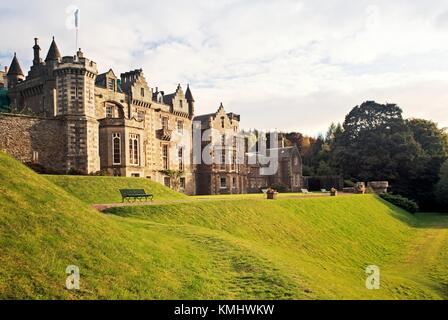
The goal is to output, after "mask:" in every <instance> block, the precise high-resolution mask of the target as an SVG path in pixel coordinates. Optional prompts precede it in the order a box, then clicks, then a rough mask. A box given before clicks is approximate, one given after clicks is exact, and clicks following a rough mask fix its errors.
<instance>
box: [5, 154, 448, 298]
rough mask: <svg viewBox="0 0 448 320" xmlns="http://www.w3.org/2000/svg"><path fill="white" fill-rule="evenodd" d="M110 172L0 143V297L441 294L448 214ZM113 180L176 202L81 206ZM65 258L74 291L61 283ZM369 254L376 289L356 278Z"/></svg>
mask: <svg viewBox="0 0 448 320" xmlns="http://www.w3.org/2000/svg"><path fill="white" fill-rule="evenodd" d="M116 179H119V178H103V177H53V176H39V175H37V174H35V173H33V172H31V171H30V170H28V169H27V168H25V167H24V166H23V165H21V164H19V163H18V162H17V161H15V160H13V159H11V158H10V157H8V156H6V155H4V154H2V153H0V208H1V210H0V247H1V248H2V250H1V251H0V298H39V299H49V298H66V299H87V298H93V299H96V298H101V299H111V298H130V299H142V298H144V299H236V298H238V299H273V298H278V299H378V298H379V299H417V298H418V299H420V298H422V299H446V298H447V297H448V276H447V274H448V270H447V269H448V267H447V266H448V264H447V262H448V234H447V230H448V229H447V227H448V217H447V216H439V215H435V214H430V215H422V214H420V215H417V216H412V215H410V214H408V213H406V212H404V211H402V210H400V209H398V208H396V207H394V206H391V205H389V204H387V203H385V202H384V201H382V200H380V199H378V198H377V197H375V196H372V195H357V196H344V197H321V198H301V197H299V196H296V197H295V198H283V199H279V200H276V201H268V200H263V199H262V198H259V199H256V198H250V197H253V196H249V197H248V196H230V197H229V198H225V199H229V200H228V201H222V199H221V198H219V199H218V200H216V201H205V200H204V199H200V198H196V197H192V198H188V197H186V196H183V195H179V194H175V193H173V192H172V191H170V190H167V189H166V188H164V187H162V186H159V185H156V184H153V183H152V182H150V181H146V180H143V179H142V180H140V179H124V180H123V181H121V180H116ZM63 181H64V182H63ZM134 181H135V182H134ZM86 182H87V183H86ZM123 183H125V184H128V183H137V184H138V183H150V184H152V185H151V186H150V187H148V188H151V190H159V191H157V192H158V196H159V197H160V198H161V199H166V200H173V201H174V200H179V201H185V202H183V203H167V204H156V205H152V206H142V207H125V208H124V207H123V208H113V209H109V210H108V211H107V214H102V213H99V212H97V211H95V210H93V209H92V208H91V207H90V205H89V203H107V202H115V201H117V198H116V195H111V193H110V192H109V191H116V189H117V188H118V187H121V186H122V185H123ZM77 185H78V186H79V188H78V189H77V188H76V187H75V186H77ZM129 186H131V185H130V184H129ZM132 187H134V185H132ZM157 187H159V188H160V189H157ZM145 188H146V187H145ZM67 191H69V192H67ZM148 191H149V190H148ZM256 196H261V195H256ZM78 198H79V199H78ZM118 198H119V197H118ZM206 198H209V197H206ZM80 199H82V201H81V200H80ZM119 200H120V199H118V201H119ZM247 200H253V201H247ZM73 264H74V265H77V266H79V267H80V270H81V290H80V291H75V292H73V291H68V290H66V289H65V278H66V274H65V268H66V267H67V266H68V265H73ZM371 264H375V265H378V266H379V267H380V269H381V288H380V289H379V290H367V289H366V288H365V285H364V283H365V278H366V274H365V271H364V270H365V267H366V266H367V265H371Z"/></svg>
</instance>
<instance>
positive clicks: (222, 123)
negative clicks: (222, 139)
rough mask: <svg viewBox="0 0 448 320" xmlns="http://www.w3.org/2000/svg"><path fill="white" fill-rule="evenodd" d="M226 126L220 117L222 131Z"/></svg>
mask: <svg viewBox="0 0 448 320" xmlns="http://www.w3.org/2000/svg"><path fill="white" fill-rule="evenodd" d="M225 126H226V122H225V121H224V117H221V127H222V128H223V129H224V128H225Z"/></svg>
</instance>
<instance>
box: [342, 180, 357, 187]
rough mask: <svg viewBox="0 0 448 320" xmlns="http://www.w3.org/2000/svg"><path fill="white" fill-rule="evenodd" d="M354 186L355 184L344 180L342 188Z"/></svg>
mask: <svg viewBox="0 0 448 320" xmlns="http://www.w3.org/2000/svg"><path fill="white" fill-rule="evenodd" d="M354 186H355V182H353V181H352V180H344V187H346V188H353V187H354Z"/></svg>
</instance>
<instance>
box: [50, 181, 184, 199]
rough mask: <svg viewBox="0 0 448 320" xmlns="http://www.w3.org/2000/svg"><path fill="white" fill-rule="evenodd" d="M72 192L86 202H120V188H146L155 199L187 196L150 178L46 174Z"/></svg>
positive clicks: (55, 182)
mask: <svg viewBox="0 0 448 320" xmlns="http://www.w3.org/2000/svg"><path fill="white" fill-rule="evenodd" d="M45 177H46V178H47V179H48V180H49V181H51V182H53V183H54V184H56V185H58V186H60V187H61V188H63V189H64V190H66V191H68V192H69V193H70V194H72V195H74V196H75V197H77V198H79V199H81V200H82V201H84V202H86V203H89V204H91V203H103V204H104V203H114V202H120V201H121V196H120V192H119V191H118V190H119V189H145V191H146V192H148V193H152V194H153V195H154V199H155V200H170V199H185V198H187V196H185V195H183V194H181V193H177V192H174V191H172V190H171V189H169V188H167V187H165V186H164V185H161V184H159V183H157V182H154V181H151V180H149V179H141V178H124V177H90V176H54V175H46V176H45Z"/></svg>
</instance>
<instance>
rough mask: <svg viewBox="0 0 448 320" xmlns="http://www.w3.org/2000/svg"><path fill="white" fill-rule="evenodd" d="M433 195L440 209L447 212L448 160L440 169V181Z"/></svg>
mask: <svg viewBox="0 0 448 320" xmlns="http://www.w3.org/2000/svg"><path fill="white" fill-rule="evenodd" d="M435 195H436V199H437V202H438V204H439V206H440V208H442V209H444V211H448V160H447V161H445V163H444V164H443V165H442V168H441V169H440V181H439V182H438V183H437V185H436V187H435Z"/></svg>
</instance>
